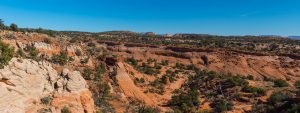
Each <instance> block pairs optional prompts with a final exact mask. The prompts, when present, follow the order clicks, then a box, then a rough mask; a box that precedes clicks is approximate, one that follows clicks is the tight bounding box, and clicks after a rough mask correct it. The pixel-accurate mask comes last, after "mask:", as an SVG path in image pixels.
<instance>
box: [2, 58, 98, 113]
mask: <svg viewBox="0 0 300 113" xmlns="http://www.w3.org/2000/svg"><path fill="white" fill-rule="evenodd" d="M0 97H1V98H0V112H1V113H35V112H38V111H41V110H44V111H47V112H50V113H51V112H52V113H60V111H61V109H62V108H64V107H67V108H68V109H69V110H70V111H72V112H74V113H75V112H76V113H84V112H87V113H92V112H94V104H93V99H92V94H91V92H90V91H89V90H88V86H87V84H86V81H85V80H84V79H83V78H82V77H81V74H80V72H78V71H69V70H68V69H64V70H63V72H62V73H61V74H60V73H58V72H57V71H56V70H55V69H53V68H52V65H51V64H50V63H48V62H46V61H41V62H36V61H34V60H29V59H17V58H13V59H12V60H11V61H10V62H9V65H8V66H6V67H5V68H4V69H0ZM44 97H49V98H50V99H51V102H50V103H49V105H45V103H42V102H41V98H44Z"/></svg>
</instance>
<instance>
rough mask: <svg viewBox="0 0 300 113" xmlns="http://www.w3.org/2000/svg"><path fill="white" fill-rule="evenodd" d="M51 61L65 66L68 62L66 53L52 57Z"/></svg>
mask: <svg viewBox="0 0 300 113" xmlns="http://www.w3.org/2000/svg"><path fill="white" fill-rule="evenodd" d="M52 61H53V62H54V63H58V64H60V65H65V64H67V63H68V61H69V57H68V55H67V53H66V52H61V53H60V54H59V55H53V56H52Z"/></svg>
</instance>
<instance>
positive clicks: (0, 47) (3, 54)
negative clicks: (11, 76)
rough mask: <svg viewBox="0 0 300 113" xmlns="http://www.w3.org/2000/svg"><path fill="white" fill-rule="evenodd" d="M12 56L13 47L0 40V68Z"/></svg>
mask: <svg viewBox="0 0 300 113" xmlns="http://www.w3.org/2000/svg"><path fill="white" fill-rule="evenodd" d="M13 56H14V48H13V47H9V45H8V44H5V43H3V42H2V41H0V68H4V66H5V65H7V64H8V62H9V61H10V60H11V59H12V57H13Z"/></svg>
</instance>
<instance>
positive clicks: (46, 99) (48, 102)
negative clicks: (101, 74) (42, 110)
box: [41, 97, 52, 105]
mask: <svg viewBox="0 0 300 113" xmlns="http://www.w3.org/2000/svg"><path fill="white" fill-rule="evenodd" d="M51 101H52V98H51V97H44V98H42V99H41V102H42V104H45V105H49V104H50V103H51Z"/></svg>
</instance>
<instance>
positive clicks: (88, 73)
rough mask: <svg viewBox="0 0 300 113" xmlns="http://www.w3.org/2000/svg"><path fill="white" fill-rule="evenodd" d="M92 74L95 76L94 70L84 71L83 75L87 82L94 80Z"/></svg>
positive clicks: (87, 69)
mask: <svg viewBox="0 0 300 113" xmlns="http://www.w3.org/2000/svg"><path fill="white" fill-rule="evenodd" d="M92 74H93V72H92V70H91V69H90V68H85V69H84V70H83V73H82V75H83V78H84V79H85V80H91V79H92Z"/></svg>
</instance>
